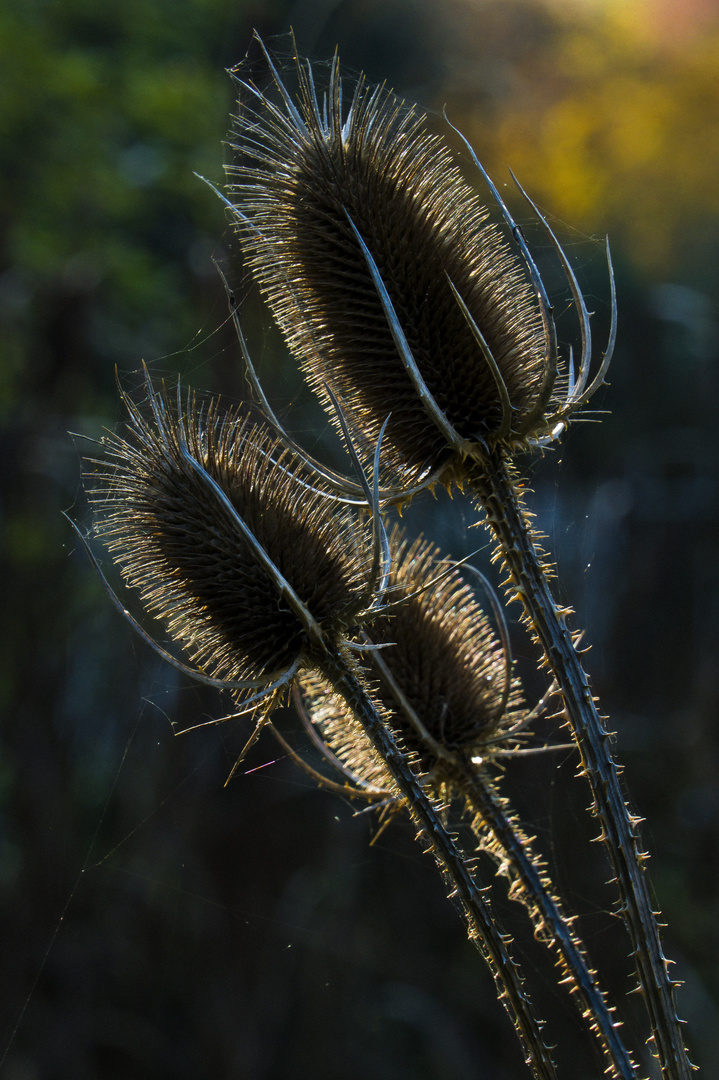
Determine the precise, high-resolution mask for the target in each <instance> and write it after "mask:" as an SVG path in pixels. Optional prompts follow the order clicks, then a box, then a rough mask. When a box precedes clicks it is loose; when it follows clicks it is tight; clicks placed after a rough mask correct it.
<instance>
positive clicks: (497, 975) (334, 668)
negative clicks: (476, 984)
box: [310, 650, 556, 1080]
mask: <svg viewBox="0 0 719 1080" xmlns="http://www.w3.org/2000/svg"><path fill="white" fill-rule="evenodd" d="M310 662H311V663H312V664H313V666H315V667H316V668H317V670H318V671H319V672H320V673H321V674H322V675H323V676H324V678H326V679H327V681H328V682H329V683H330V684H331V685H332V687H333V688H334V690H335V691H336V693H337V694H339V695H340V696H341V697H343V698H344V700H345V701H346V702H347V704H348V706H349V707H350V708H351V710H352V712H353V713H354V716H355V717H356V719H357V720H358V722H359V723H360V724H361V725H362V727H363V729H364V731H365V734H366V735H367V737H368V738H369V740H370V742H371V743H372V745H373V746H374V748H375V750H376V751H377V753H378V754H379V755H380V756H381V758H382V760H383V761H384V762H385V764H386V766H387V769H388V770H389V772H390V773H391V775H392V778H393V780H394V782H395V784H396V785H397V788H398V789H399V792H400V794H401V796H402V798H403V800H404V801H405V803H406V806H407V809H408V810H409V812H410V814H411V816H412V818H413V820H414V822H415V824H416V825H417V826H418V827H419V829H420V832H421V834H422V835H423V836H424V837H425V839H426V840H427V841H428V842H429V846H430V850H431V851H432V852H433V853H434V856H435V858H436V860H437V862H438V864H439V867H440V870H441V871H442V873H443V875H444V876H445V877H446V879H447V880H448V881H449V882H450V883H451V885H452V893H451V895H452V897H453V898H454V899H455V900H456V901H457V902H458V903H459V906H460V907H461V909H462V910H463V912H464V915H465V918H466V920H467V922H468V924H469V930H470V937H471V938H472V940H473V941H474V942H475V944H476V945H477V947H478V948H479V950H480V952H481V953H482V955H483V956H484V959H485V960H486V962H487V964H488V965H489V967H490V970H491V971H492V974H493V976H494V979H495V983H496V985H497V988H498V996H499V998H500V1000H502V1001H503V1002H504V1004H505V1007H506V1008H507V1010H508V1012H509V1014H510V1016H511V1017H512V1020H513V1022H514V1025H515V1029H516V1031H517V1034H518V1036H519V1039H520V1042H521V1044H522V1048H523V1050H524V1053H525V1058H526V1061H527V1064H528V1065H529V1066H530V1068H531V1069H532V1071H533V1073H534V1076H535V1077H536V1078H537V1080H556V1071H555V1067H554V1064H553V1062H552V1059H551V1056H550V1053H549V1050H548V1049H547V1047H546V1045H545V1043H544V1040H543V1039H542V1034H541V1027H542V1025H541V1022H540V1021H539V1020H538V1019H537V1018H536V1016H535V1014H534V1008H533V1006H532V1003H531V1001H530V999H529V996H528V993H527V990H526V988H525V986H524V985H523V981H522V977H521V974H520V972H519V969H518V967H517V965H516V963H515V961H514V960H513V959H512V957H511V955H510V953H509V951H508V948H507V940H506V938H505V937H504V936H503V935H502V934H501V933H500V931H499V930H498V928H497V926H496V922H495V920H494V917H493V916H492V913H491V911H490V909H489V906H488V904H487V901H486V899H485V898H484V896H483V893H482V890H481V889H479V888H478V886H477V884H476V882H475V881H474V879H473V877H472V875H471V874H470V872H469V870H468V868H467V860H466V858H465V857H464V856H463V854H462V852H461V851H460V849H459V848H458V846H457V844H456V842H455V840H454V838H453V837H452V836H451V835H450V833H449V832H448V830H447V828H446V826H445V825H444V823H443V822H442V819H441V817H440V815H439V813H438V811H437V809H436V808H435V806H434V805H433V803H432V802H431V801H430V800H429V798H428V797H427V794H426V792H425V791H424V789H423V787H422V785H421V784H420V782H419V781H418V779H417V777H416V776H415V775H414V773H413V772H412V769H411V767H410V764H409V761H408V759H407V757H406V755H405V754H404V753H403V752H402V751H401V750H400V748H399V747H398V745H397V743H396V742H395V740H394V738H393V736H392V734H391V733H390V731H389V730H388V728H387V727H386V725H385V724H384V722H383V721H382V719H381V718H380V716H379V715H378V713H377V711H376V709H375V707H374V705H373V704H372V702H371V701H370V699H369V697H368V695H367V693H366V692H365V689H364V687H363V686H362V684H361V683H360V682H359V681H358V679H357V678H356V676H355V674H354V672H353V670H352V668H351V667H350V665H349V664H348V663H347V662H346V661H345V660H344V659H343V658H342V656H340V655H339V654H337V653H331V652H321V653H320V652H319V650H318V651H317V654H316V655H315V654H313V655H312V656H311V657H310Z"/></svg>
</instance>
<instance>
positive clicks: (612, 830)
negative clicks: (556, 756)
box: [467, 453, 693, 1080]
mask: <svg viewBox="0 0 719 1080" xmlns="http://www.w3.org/2000/svg"><path fill="white" fill-rule="evenodd" d="M467 482H468V486H469V487H470V489H471V490H472V491H473V493H474V494H475V496H476V497H477V499H478V500H479V502H480V504H481V506H482V509H483V510H484V512H485V514H486V516H487V523H488V525H489V528H490V529H491V531H492V533H493V534H494V537H495V540H496V543H497V549H498V554H499V556H500V557H501V560H502V562H503V563H504V565H505V567H506V570H507V573H508V576H509V581H508V586H509V588H510V589H511V591H512V593H513V595H515V596H516V597H517V598H518V599H520V600H521V602H522V604H523V606H524V610H525V613H526V616H527V619H528V621H529V623H530V625H531V627H532V629H533V630H534V633H535V635H536V637H537V639H538V642H539V644H540V646H541V648H542V651H543V653H544V656H545V657H546V661H547V665H548V668H549V670H550V671H551V673H552V675H553V676H554V679H555V680H556V683H557V686H558V688H559V691H560V693H561V695H562V698H563V702H564V709H565V713H566V716H567V719H568V720H569V722H570V724H571V727H572V730H573V732H574V736H575V739H576V742H577V746H578V748H579V752H580V755H581V759H582V764H583V767H584V772H585V775H586V776H587V778H588V780H589V783H590V785H591V788H592V793H593V796H594V812H595V813H596V815H597V816H598V817H599V820H600V822H601V824H602V834H601V839H602V840H603V841H604V843H605V844H606V847H607V850H608V853H609V857H610V859H611V863H612V867H613V869H614V873H615V878H616V882H617V885H618V888H619V892H620V897H621V903H620V910H621V914H622V916H623V918H624V921H625V924H626V926H627V929H628V932H629V936H630V939H631V942H632V949H633V952H632V955H633V959H634V963H635V967H636V970H637V974H638V976H639V982H640V987H641V991H642V994H643V996H644V1001H645V1004H646V1007H647V1010H648V1013H649V1019H650V1022H651V1027H652V1034H653V1038H654V1044H655V1048H656V1054H657V1057H658V1060H659V1064H660V1066H661V1070H662V1076H663V1078H664V1080H690V1077H691V1076H692V1072H693V1067H692V1065H691V1062H690V1061H689V1058H688V1056H687V1052H686V1049H685V1047H684V1040H683V1039H682V1036H681V1031H680V1027H679V1024H680V1021H679V1019H678V1017H677V1014H676V1006H675V1002H674V990H675V987H676V985H677V984H676V983H673V982H672V981H671V979H670V978H669V974H668V971H667V961H666V960H665V958H664V954H663V952H662V946H661V942H660V938H659V928H658V924H657V920H656V917H655V912H654V911H653V909H652V905H651V901H650V897H649V887H648V882H647V877H646V874H645V872H644V868H643V866H642V863H643V861H644V860H645V859H646V854H645V853H643V852H642V851H641V850H640V846H639V833H638V823H639V819H638V818H636V817H633V816H632V815H631V814H630V812H629V810H628V808H627V805H626V803H625V801H624V795H623V792H622V788H621V785H620V782H619V768H618V766H617V764H616V763H615V762H614V760H613V759H612V755H611V749H610V735H609V733H608V732H607V730H606V729H605V727H604V724H603V723H602V719H601V717H600V715H599V713H598V711H597V706H596V703H595V700H594V697H593V695H592V690H591V687H590V685H589V680H588V678H587V675H586V673H585V671H584V668H583V667H582V663H581V660H580V657H579V653H578V651H577V648H576V644H575V642H574V641H573V639H572V634H571V632H570V630H569V629H568V627H567V624H566V620H565V615H564V613H563V611H562V609H561V608H560V607H559V606H558V605H557V604H556V602H555V600H554V598H553V596H552V593H551V591H550V588H549V583H548V580H547V573H546V571H545V570H544V568H543V565H542V560H541V557H540V554H539V552H538V550H537V548H536V546H535V544H534V542H533V540H532V536H531V529H530V525H529V521H528V517H527V514H526V512H525V511H524V509H523V507H522V505H521V500H520V496H519V493H518V491H517V489H516V487H515V484H514V483H513V481H512V478H511V475H510V473H509V471H508V467H507V464H506V461H505V460H504V458H503V456H502V455H501V454H500V453H493V454H487V455H486V456H485V457H484V458H483V459H482V460H481V461H477V462H476V463H475V464H474V465H473V466H471V467H470V475H469V476H468V478H467Z"/></svg>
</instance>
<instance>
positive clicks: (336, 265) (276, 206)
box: [222, 46, 692, 1080]
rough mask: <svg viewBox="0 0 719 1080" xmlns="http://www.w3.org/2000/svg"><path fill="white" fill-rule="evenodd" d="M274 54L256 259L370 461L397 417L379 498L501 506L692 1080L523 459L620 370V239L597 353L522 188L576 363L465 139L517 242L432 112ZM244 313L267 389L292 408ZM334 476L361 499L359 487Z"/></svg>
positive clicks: (673, 1071) (233, 183)
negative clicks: (448, 494) (561, 292)
mask: <svg viewBox="0 0 719 1080" xmlns="http://www.w3.org/2000/svg"><path fill="white" fill-rule="evenodd" d="M262 49H263V53H264V56H265V59H266V64H267V70H268V73H269V88H268V89H267V90H265V89H262V88H261V87H259V86H258V85H257V84H256V83H255V82H254V81H252V79H250V78H247V77H245V75H244V73H243V69H242V67H240V68H238V69H236V70H235V72H234V73H233V74H234V75H235V77H236V79H237V82H238V85H239V90H240V100H239V105H238V110H237V115H236V117H235V119H234V126H233V131H232V135H231V140H230V145H231V147H232V148H233V152H234V158H233V160H232V162H231V164H230V165H229V166H228V170H227V172H228V180H229V183H228V187H227V197H225V196H222V197H223V198H224V200H225V204H226V206H227V208H228V213H229V216H230V219H231V221H232V223H233V225H234V228H235V231H236V234H237V236H238V238H239V243H240V247H241V249H242V252H243V257H244V260H245V263H246V265H247V266H248V267H249V269H250V270H251V272H252V274H253V275H254V277H255V279H256V280H257V282H258V285H259V288H260V291H261V293H262V294H263V296H264V299H265V301H266V302H267V304H268V306H269V308H270V310H271V311H272V314H273V316H274V317H275V319H276V321H277V323H278V325H279V326H280V328H281V329H282V331H283V333H284V336H285V339H286V341H287V344H288V346H289V348H290V350H291V351H292V352H293V353H294V355H295V356H296V358H297V359H298V361H299V363H300V365H301V366H302V368H303V369H304V371H305V372H306V374H307V376H308V378H309V381H310V383H311V384H312V385H313V386H314V387H315V388H316V389H317V391H318V392H319V394H320V397H321V398H322V399H323V400H324V401H325V403H327V402H328V401H329V402H332V401H333V400H338V401H339V402H340V404H341V405H342V407H343V409H344V410H345V413H346V417H347V424H348V426H349V428H350V430H351V432H352V435H353V438H354V439H355V440H356V441H357V444H358V446H359V447H360V450H361V452H363V453H364V455H365V458H366V457H367V456H368V455H369V454H370V453H371V451H372V448H373V447H374V445H375V444H376V440H377V436H378V432H379V430H380V429H381V428H382V427H384V428H385V436H384V439H383V447H384V451H383V463H384V472H383V481H384V486H383V491H382V498H383V499H384V500H386V501H387V502H390V501H395V502H401V501H402V500H406V499H408V498H409V497H411V496H412V494H414V492H416V491H417V490H418V489H419V488H420V487H422V486H423V485H430V484H432V483H434V482H436V481H441V482H443V483H445V484H447V486H452V485H453V484H456V485H457V486H458V487H462V488H464V489H465V490H467V491H468V492H469V494H470V496H471V497H472V498H473V500H474V501H475V502H476V504H477V505H478V506H479V507H480V508H481V510H482V512H483V513H484V515H485V518H486V523H487V525H488V527H489V530H490V532H491V534H492V536H493V538H494V542H495V545H496V555H497V558H498V559H499V561H500V563H501V564H502V566H503V568H504V570H505V573H506V583H505V584H506V588H507V590H508V592H509V594H510V596H511V597H512V598H515V599H517V600H519V601H520V602H521V604H522V607H523V611H524V618H525V620H526V622H527V624H528V626H529V627H530V630H531V632H532V633H533V635H534V637H535V639H536V641H537V643H538V645H539V647H540V648H541V651H542V655H543V658H544V663H545V664H546V666H547V667H548V669H549V671H550V672H551V674H552V677H553V678H554V680H555V682H556V685H557V688H558V691H559V693H560V695H561V698H562V703H563V708H564V711H565V715H566V717H567V720H568V721H569V723H570V725H571V727H572V730H573V733H574V737H575V739H576V742H577V746H578V748H579V752H580V755H581V761H582V772H583V773H584V775H585V776H586V777H587V779H588V781H589V784H590V787H591V793H592V805H591V812H592V813H593V814H594V815H595V816H597V818H598V819H599V822H600V836H601V839H602V840H603V842H604V843H605V845H606V849H607V852H608V856H609V859H610V861H611V864H612V868H613V871H614V877H615V879H616V883H617V887H618V893H619V900H618V904H617V909H618V911H619V913H620V914H621V915H622V917H623V919H624V922H625V926H626V928H627V931H628V934H629V939H630V942H631V954H632V957H633V959H634V962H635V967H636V971H637V975H638V979H639V988H640V989H641V992H642V995H643V997H644V1000H645V1004H646V1007H647V1010H648V1015H649V1021H650V1025H651V1032H652V1041H653V1050H654V1053H655V1055H656V1057H657V1059H658V1061H659V1065H660V1068H661V1072H662V1076H663V1077H664V1078H665V1080H688V1078H689V1076H690V1075H691V1073H692V1066H691V1064H690V1062H689V1059H688V1056H687V1053H686V1049H685V1046H684V1041H683V1038H682V1035H681V1030H680V1022H679V1020H678V1018H677V1014H676V1005H675V1000H674V997H675V989H676V985H677V984H676V983H675V982H673V980H672V979H671V978H670V975H669V971H668V964H667V961H666V960H665V957H664V954H663V950H662V946H661V942H660V937H659V930H658V923H657V918H656V913H655V912H654V910H653V904H652V901H651V897H650V892H649V885H648V882H647V878H646V874H645V870H644V865H643V864H644V862H645V860H646V857H647V856H646V853H645V852H643V851H642V848H641V842H640V835H639V824H640V819H638V818H637V817H636V816H634V815H632V814H631V813H630V811H629V809H628V807H627V804H626V801H625V795H624V791H623V788H622V784H621V783H620V780H619V769H618V767H617V765H616V763H615V761H614V760H613V756H612V751H611V735H610V733H609V732H608V731H607V730H606V726H605V722H604V721H605V718H604V717H602V716H601V714H600V712H599V710H598V708H597V703H596V700H595V698H594V695H593V693H592V689H591V685H590V682H589V678H588V676H587V674H586V672H585V670H584V667H583V663H582V660H581V656H580V651H579V648H578V635H577V634H576V633H573V632H572V631H571V630H570V628H569V626H568V622H567V620H568V617H569V616H570V615H571V609H569V608H568V607H563V606H561V605H560V604H558V603H557V602H556V601H555V599H554V596H553V594H552V591H551V588H550V582H549V579H550V568H549V565H548V563H547V562H546V560H545V558H544V555H543V552H542V550H541V547H540V545H539V542H538V537H537V535H536V533H535V532H534V531H533V528H532V525H531V519H530V516H529V514H528V513H527V511H526V509H525V506H524V503H523V499H522V494H521V485H520V483H519V480H518V474H517V466H516V457H517V455H518V453H520V452H525V451H532V450H536V449H537V448H539V449H542V448H544V447H546V446H548V445H551V444H552V443H553V442H554V441H555V440H556V439H557V438H558V437H559V436H560V435H561V433H562V432H563V431H564V430H565V428H566V426H567V424H568V423H569V421H570V420H571V419H572V417H573V416H574V415H575V414H576V413H577V412H578V411H579V410H580V409H582V408H584V407H585V406H586V405H587V403H588V402H589V400H590V399H591V398H592V396H593V395H594V393H595V392H596V391H597V390H598V389H599V387H600V386H602V385H603V384H604V380H605V375H606V372H607V369H608V365H609V362H610V359H611V355H612V351H613V346H614V339H615V333H616V318H615V312H616V302H615V297H614V279H613V273H612V268H611V260H609V254H608V248H607V258H608V263H609V282H610V293H611V310H612V320H611V328H610V332H609V340H608V343H607V346H606V348H605V351H604V353H603V355H602V357H601V358H600V360H599V361H598V363H596V364H595V363H594V357H593V348H592V342H591V332H590V317H589V313H588V310H587V307H586V303H585V301H584V298H583V296H582V293H581V290H580V288H579V285H578V283H577V280H576V277H575V275H574V272H573V271H572V268H571V266H570V263H569V260H568V258H567V257H566V255H565V253H564V252H563V250H562V247H561V245H560V244H559V242H558V240H557V239H556V237H555V236H554V233H553V232H552V230H551V229H550V227H549V225H548V223H547V222H546V220H545V218H544V217H543V216H542V214H541V213H540V211H539V210H538V209H537V207H536V206H535V205H534V203H532V201H531V200H530V199H529V197H528V196H527V195H526V194H525V193H524V191H523V190H522V189H521V187H520V188H519V190H520V192H521V194H522V195H523V197H524V198H525V200H526V202H527V205H528V206H529V208H530V209H531V211H532V213H533V214H534V215H535V217H536V220H537V221H538V222H539V223H540V225H541V226H542V227H543V229H544V230H545V232H546V235H547V237H548V239H549V241H550V243H551V246H552V247H553V249H554V252H555V254H556V257H557V259H558V261H559V264H560V266H561V269H562V271H563V272H564V275H565V278H566V281H567V285H568V289H569V292H570V293H571V296H572V300H573V304H574V308H575V311H576V314H577V319H578V325H579V334H580V339H581V349H580V355H579V357H578V360H577V363H576V365H575V362H574V357H573V354H572V352H571V351H570V352H569V353H568V355H564V356H563V355H561V354H560V350H559V348H558V344H557V332H556V328H555V324H554V319H553V313H552V309H551V306H550V303H549V299H548V296H547V292H546V289H545V286H544V284H543V282H542V278H541V276H540V273H539V271H538V268H537V266H536V264H535V261H534V259H533V258H532V255H531V253H530V251H529V249H528V247H527V244H526V242H525V240H524V237H523V234H522V231H521V229H520V228H519V226H518V225H517V224H516V222H515V220H514V219H513V217H512V215H511V213H510V211H509V209H508V208H507V206H506V205H505V203H504V202H503V200H502V199H501V197H500V195H499V192H498V191H497V188H496V186H495V185H494V184H493V182H492V181H491V180H490V178H489V177H488V176H487V174H486V172H485V171H484V169H483V168H482V166H481V165H480V163H479V161H478V160H477V158H476V156H475V155H474V152H473V151H472V149H471V147H470V146H469V144H468V143H467V142H466V140H463V145H464V148H465V150H466V151H467V152H468V153H469V155H470V157H471V160H472V162H473V163H474V165H476V166H477V168H478V170H479V172H480V175H481V176H482V178H483V180H484V181H485V182H486V184H487V185H488V188H489V192H490V195H491V198H492V200H493V201H494V203H495V204H496V206H497V207H498V210H499V215H500V219H501V221H502V222H503V224H504V228H505V235H504V237H503V236H502V235H501V233H500V231H498V228H497V227H496V226H495V225H494V224H492V223H491V222H490V221H489V219H488V216H487V211H486V210H485V208H484V207H483V205H482V203H481V200H480V199H479V197H478V196H477V194H476V193H475V191H474V189H473V188H472V187H471V186H470V185H469V184H468V183H467V182H466V181H465V180H464V179H463V178H462V175H461V174H460V172H459V169H458V167H457V165H456V164H455V163H454V161H453V158H452V155H451V153H450V151H449V149H448V148H447V146H446V144H445V143H444V142H443V141H442V140H440V139H439V138H438V137H437V136H435V135H431V134H429V133H428V132H427V130H426V122H425V117H424V116H423V115H422V114H421V113H419V112H418V111H417V110H415V109H407V108H405V107H404V106H403V104H402V103H401V102H399V101H398V100H397V99H396V98H395V97H394V96H393V95H392V94H391V93H390V92H389V91H388V90H386V89H384V88H382V87H379V88H378V87H371V86H369V85H368V84H366V83H365V81H364V80H363V79H362V78H360V79H359V80H357V81H356V82H355V83H354V85H353V86H349V87H348V86H347V85H344V86H343V79H342V77H341V73H340V66H339V60H338V58H337V57H336V56H335V58H334V60H333V61H332V63H331V65H330V66H329V74H328V78H327V80H326V83H325V85H324V87H322V88H318V86H317V85H316V78H315V71H314V70H313V68H312V66H311V65H310V64H309V63H308V62H305V61H302V60H301V59H299V58H296V60H295V64H294V78H295V79H296V82H297V91H296V93H295V94H293V93H292V92H291V91H290V90H289V89H288V87H287V85H286V84H285V81H284V80H283V78H282V77H281V76H280V74H279V73H278V70H277V68H276V66H275V65H274V64H273V62H272V60H271V58H270V56H269V54H268V53H267V51H266V50H265V49H264V46H262ZM457 134H458V136H459V133H457ZM459 137H460V138H462V137H461V136H459ZM236 322H237V325H238V330H239V332H240V342H241V346H242V349H243V354H244V356H245V361H246V363H247V365H248V373H249V376H250V379H251V381H252V384H253V386H254V388H255V393H256V394H257V395H259V396H260V400H262V401H263V405H264V407H265V409H266V411H267V414H268V416H269V417H270V418H271V419H272V420H273V422H274V423H277V421H276V418H275V417H274V416H273V414H272V413H271V410H270V409H269V405H268V403H267V402H266V399H265V398H264V396H263V395H262V391H261V388H260V386H259V383H258V382H257V379H256V376H255V374H254V371H253V369H252V366H251V363H250V360H249V354H248V352H247V348H246V346H245V343H244V339H243V338H242V334H241V330H240V328H239V321H238V320H236ZM593 368H596V371H594V373H592V369H593ZM325 476H326V478H327V479H328V481H331V482H333V483H334V485H335V487H336V490H337V491H338V492H340V493H343V494H344V495H345V496H346V497H347V498H348V499H353V498H357V496H358V490H357V487H356V485H353V484H352V482H348V481H344V480H341V479H338V478H336V477H332V476H330V474H329V473H327V472H326V473H325Z"/></svg>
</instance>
